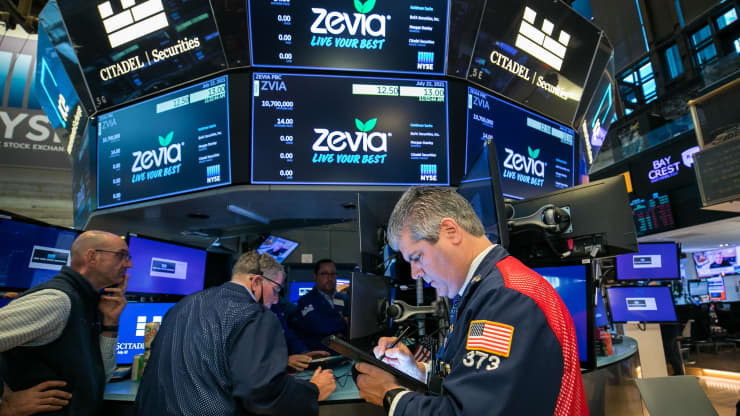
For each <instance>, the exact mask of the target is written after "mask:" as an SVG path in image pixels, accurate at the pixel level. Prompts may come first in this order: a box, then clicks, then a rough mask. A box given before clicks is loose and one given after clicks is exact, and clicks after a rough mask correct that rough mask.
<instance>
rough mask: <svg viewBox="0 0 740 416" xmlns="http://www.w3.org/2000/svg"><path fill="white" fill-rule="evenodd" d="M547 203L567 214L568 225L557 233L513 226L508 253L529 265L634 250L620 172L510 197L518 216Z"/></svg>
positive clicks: (524, 216) (531, 213) (607, 255)
mask: <svg viewBox="0 0 740 416" xmlns="http://www.w3.org/2000/svg"><path fill="white" fill-rule="evenodd" d="M547 204H552V205H554V206H555V207H558V208H560V209H562V210H564V211H566V212H568V213H569V214H570V225H569V227H568V228H567V229H565V230H564V232H562V233H550V232H546V231H543V230H542V229H541V228H521V229H520V231H517V229H516V228H515V229H514V230H512V233H511V241H510V243H509V244H510V249H509V252H511V253H512V255H514V256H516V257H517V258H521V259H527V261H529V262H530V264H533V263H548V262H551V261H553V260H556V261H559V262H562V261H566V262H567V261H578V262H580V260H581V259H583V258H599V257H609V256H615V255H618V254H624V253H630V252H635V251H637V239H636V237H635V226H634V224H633V222H632V211H631V209H630V206H629V200H628V198H627V187H626V186H625V182H624V177H623V176H621V175H620V176H616V177H612V178H607V179H602V180H598V181H594V182H590V183H587V184H584V185H579V186H576V187H573V188H567V189H563V190H560V191H557V192H552V193H549V194H545V195H540V196H537V197H534V198H530V199H525V200H523V201H513V202H512V206H513V209H514V216H513V217H514V219H521V218H526V217H528V216H531V215H534V214H536V213H537V212H539V211H540V209H541V208H542V207H543V206H545V205H547ZM535 219H536V218H535ZM511 224H512V222H511V221H510V225H511ZM542 265H547V264H542Z"/></svg>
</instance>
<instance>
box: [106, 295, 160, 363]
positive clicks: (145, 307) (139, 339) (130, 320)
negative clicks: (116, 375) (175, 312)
mask: <svg viewBox="0 0 740 416" xmlns="http://www.w3.org/2000/svg"><path fill="white" fill-rule="evenodd" d="M174 305H175V304H174V303H129V304H127V305H126V307H125V308H124V309H123V312H122V313H121V319H120V320H119V322H118V345H117V347H116V362H117V363H118V364H131V362H132V361H133V359H134V355H136V354H143V353H144V333H143V332H142V330H143V328H144V325H142V324H141V322H139V321H138V319H139V317H141V316H143V317H145V320H144V321H143V322H144V323H148V322H154V320H155V317H160V318H164V315H165V314H166V313H167V311H168V310H169V309H170V308H171V307H172V306H174ZM160 323H161V321H160ZM137 324H138V326H139V327H140V329H139V333H138V334H137V332H136V331H137Z"/></svg>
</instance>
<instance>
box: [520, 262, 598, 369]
mask: <svg viewBox="0 0 740 416" xmlns="http://www.w3.org/2000/svg"><path fill="white" fill-rule="evenodd" d="M533 270H534V271H536V272H537V273H539V274H540V275H542V277H544V278H545V280H547V281H548V282H549V283H550V284H551V285H552V287H553V288H555V291H556V292H558V295H560V299H562V300H563V303H564V304H565V307H566V308H568V312H570V316H571V317H572V318H573V324H574V325H575V328H576V338H577V340H578V359H579V360H580V361H581V367H582V368H593V365H594V364H595V355H594V345H593V342H592V340H593V339H594V328H595V327H594V307H593V302H589V299H591V296H593V289H592V288H591V286H592V285H591V283H590V279H589V276H588V266H586V265H577V266H560V267H542V268H536V269H533Z"/></svg>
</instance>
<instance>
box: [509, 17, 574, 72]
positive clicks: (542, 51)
mask: <svg viewBox="0 0 740 416" xmlns="http://www.w3.org/2000/svg"><path fill="white" fill-rule="evenodd" d="M535 19H537V12H535V11H534V10H532V9H530V8H529V7H525V8H524V16H523V18H522V24H521V26H519V34H518V35H517V37H516V43H515V45H516V47H517V48H519V49H521V50H523V51H524V52H527V53H528V54H530V55H532V56H533V57H535V58H537V59H538V60H540V61H541V62H543V63H545V64H546V65H549V66H551V67H553V68H554V69H555V70H556V71H560V67H562V66H563V59H564V58H565V52H566V51H567V49H568V43H569V42H570V34H568V33H567V32H565V31H564V30H561V31H560V35H559V36H558V39H557V40H555V39H554V38H553V37H552V34H553V30H554V28H555V26H554V25H553V23H552V22H551V21H549V20H547V19H543V20H542V30H540V29H537V28H536V27H534V22H535Z"/></svg>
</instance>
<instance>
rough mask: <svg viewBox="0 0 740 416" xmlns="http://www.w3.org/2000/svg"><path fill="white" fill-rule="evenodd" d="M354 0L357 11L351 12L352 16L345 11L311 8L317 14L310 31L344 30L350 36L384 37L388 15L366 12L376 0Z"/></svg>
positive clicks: (321, 33)
mask: <svg viewBox="0 0 740 416" xmlns="http://www.w3.org/2000/svg"><path fill="white" fill-rule="evenodd" d="M354 1H355V10H357V12H358V13H353V14H352V17H350V15H349V13H346V12H337V11H331V12H330V11H327V10H326V9H324V8H321V7H313V8H311V11H312V12H313V13H315V14H316V15H317V16H316V17H315V19H314V21H313V23H312V24H311V33H315V34H319V35H325V34H327V33H330V34H332V35H339V34H342V33H344V32H345V31H346V32H347V34H349V35H350V36H355V35H357V34H358V33H359V34H361V35H362V36H374V37H381V36H382V37H385V33H386V32H385V27H386V21H387V20H389V19H390V16H383V15H381V14H368V13H370V11H372V10H373V8H374V7H375V1H376V0H367V1H365V3H363V2H362V1H360V0H354Z"/></svg>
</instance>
